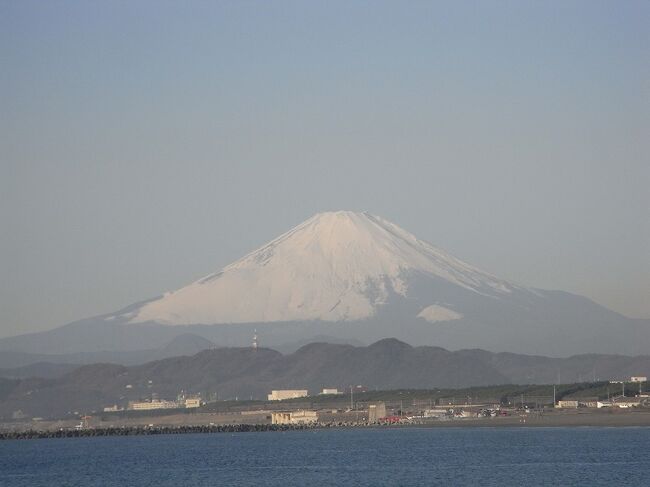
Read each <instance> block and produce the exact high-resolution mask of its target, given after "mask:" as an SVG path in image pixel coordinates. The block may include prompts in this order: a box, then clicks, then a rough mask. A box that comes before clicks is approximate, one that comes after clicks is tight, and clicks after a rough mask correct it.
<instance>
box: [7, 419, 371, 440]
mask: <svg viewBox="0 0 650 487" xmlns="http://www.w3.org/2000/svg"><path fill="white" fill-rule="evenodd" d="M367 425H368V423H308V424H227V425H201V426H124V427H108V428H101V427H99V428H81V429H72V428H70V429H59V430H51V431H50V430H25V431H8V432H2V433H0V440H30V439H42V438H87V437H95V436H147V435H183V434H197V433H248V432H263V431H300V430H309V429H318V428H337V427H347V428H350V427H361V426H367Z"/></svg>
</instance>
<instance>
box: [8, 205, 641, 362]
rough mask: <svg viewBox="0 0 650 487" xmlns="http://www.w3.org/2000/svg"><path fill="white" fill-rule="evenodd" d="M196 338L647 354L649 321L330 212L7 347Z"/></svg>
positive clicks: (107, 346) (63, 349)
mask: <svg viewBox="0 0 650 487" xmlns="http://www.w3.org/2000/svg"><path fill="white" fill-rule="evenodd" d="M188 332H190V333H194V334H196V335H200V336H202V337H204V338H206V339H208V340H211V341H212V342H214V343H216V344H218V345H223V346H241V345H246V344H249V343H250V341H251V338H252V336H253V334H254V333H257V334H258V335H259V337H260V340H261V341H263V344H264V345H265V346H271V347H272V346H275V347H280V348H281V347H282V346H285V347H289V348H290V344H291V343H306V342H308V341H310V340H312V341H313V340H315V339H318V340H321V341H338V342H341V341H344V342H345V341H348V342H355V343H359V342H362V343H371V342H373V341H376V340H378V339H381V338H386V337H396V338H398V339H401V340H404V341H406V342H409V343H413V344H419V345H422V344H427V345H437V346H441V347H445V348H450V349H463V348H483V349H487V350H491V351H497V352H503V351H508V352H516V353H527V354H544V355H551V356H567V355H573V354H578V353H619V354H638V353H645V352H647V347H648V346H649V345H650V322H649V321H647V320H633V319H629V318H626V317H625V316H623V315H620V314H618V313H615V312H613V311H610V310H608V309H606V308H604V307H602V306H600V305H598V304H596V303H594V302H593V301H590V300H589V299H587V298H584V297H581V296H577V295H573V294H570V293H566V292H562V291H547V290H541V289H534V288H530V287H526V286H522V285H519V284H515V283H512V282H509V281H506V280H503V279H500V278H498V277H496V276H494V275H492V274H490V273H487V272H484V271H481V270H480V269H477V268H476V267H474V266H472V265H470V264H467V263H465V262H463V261H461V260H459V259H457V258H456V257H454V256H452V255H450V254H449V253H447V252H445V251H444V250H441V249H439V248H437V247H434V246H433V245H431V244H429V243H427V242H424V241H422V240H419V239H418V238H416V237H415V236H414V235H412V234H411V233H409V232H407V231H406V230H403V229H402V228H400V227H398V226H397V225H395V224H394V223H391V222H389V221H387V220H385V219H383V218H380V217H378V216H374V215H371V214H369V213H366V212H363V213H358V212H350V211H338V212H326V213H319V214H317V215H315V216H313V217H312V218H310V219H308V220H306V221H305V222H303V223H301V224H299V225H298V226H296V227H294V228H293V229H291V230H289V231H288V232H286V233H284V234H283V235H281V236H279V237H278V238H276V239H274V240H272V241H270V242H269V243H267V244H266V245H263V246H262V247H260V248H259V249H257V250H255V251H254V252H252V253H250V254H248V255H246V256H245V257H243V258H242V259H240V260H238V261H236V262H234V263H232V264H230V265H228V266H226V267H224V268H223V269H221V270H220V271H218V272H216V273H213V274H209V275H207V276H205V277H203V278H201V279H199V280H197V281H195V282H193V283H191V284H189V285H187V286H185V287H182V288H180V289H178V290H175V291H171V292H167V293H165V294H164V295H162V296H159V297H157V298H154V299H150V300H148V301H145V302H142V303H137V304H134V305H132V306H129V307H128V308H125V309H123V310H121V311H118V312H116V313H112V314H109V315H103V316H98V317H94V318H90V319H86V320H81V321H78V322H75V323H71V324H69V325H66V326H64V327H61V328H58V329H55V330H51V331H48V332H42V333H36V334H30V335H21V336H17V337H10V338H5V339H2V340H0V351H2V350H11V351H13V352H16V351H20V352H27V353H73V352H77V353H78V352H88V351H92V350H115V351H126V350H138V349H151V348H152V347H157V346H162V345H163V344H164V343H165V342H166V341H169V340H171V339H173V338H174V337H175V336H178V335H182V334H186V333H188Z"/></svg>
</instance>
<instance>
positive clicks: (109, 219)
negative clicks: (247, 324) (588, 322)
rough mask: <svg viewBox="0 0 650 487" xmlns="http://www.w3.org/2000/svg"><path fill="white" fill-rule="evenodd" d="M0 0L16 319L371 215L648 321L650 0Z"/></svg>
mask: <svg viewBox="0 0 650 487" xmlns="http://www.w3.org/2000/svg"><path fill="white" fill-rule="evenodd" d="M336 7H337V8H332V4H328V6H327V7H326V6H325V5H324V4H323V5H317V4H303V3H300V2H282V3H273V4H269V3H262V2H259V3H241V2H206V3H200V2H199V3H194V4H192V6H191V7H188V6H186V5H183V6H181V5H178V4H175V3H173V2H152V1H143V2H138V3H137V4H128V3H116V2H110V3H93V4H90V3H89V4H86V3H83V2H66V1H62V2H52V3H43V2H38V3H34V2H30V1H25V2H5V3H2V4H0V56H1V58H2V60H3V66H4V68H5V69H4V70H3V74H2V76H1V77H0V104H1V106H2V107H3V117H1V118H0V127H1V130H0V147H1V148H2V157H1V158H0V169H1V171H2V172H1V174H2V177H0V225H1V228H2V237H1V238H0V275H2V276H3V279H2V280H1V281H0V337H4V336H10V335H16V334H22V333H28V332H32V331H40V330H45V329H50V328H54V327H56V326H60V325H62V324H65V323H68V322H70V321H73V320H76V319H80V318H83V317H88V316H93V315H98V314H102V313H108V312H113V311H115V310H117V309H120V308H121V307H123V306H126V305H128V304H131V303H133V302H135V301H140V300H143V299H147V298H150V297H153V296H156V295H159V294H161V293H163V292H164V291H167V290H171V289H176V288H179V287H180V286H183V285H186V284H188V283H189V282H192V281H193V280H195V279H197V278H199V277H202V276H204V275H206V274H209V273H211V272H215V271H218V270H219V269H220V268H221V267H223V266H225V265H227V264H229V263H230V262H232V261H234V260H236V259H238V258H240V257H242V256H243V255H245V254H247V253H248V252H250V251H252V250H254V249H256V248H258V247H259V246H261V245H262V244H264V243H265V242H267V241H269V240H271V239H272V238H275V237H276V236H277V235H279V234H281V233H283V232H285V231H287V230H289V229H290V228H292V227H293V226H295V225H297V224H298V223H300V222H301V221H303V220H306V219H307V218H309V217H311V216H312V215H313V214H315V213H318V212H322V211H328V210H341V209H343V210H355V211H361V210H368V211H370V212H371V213H373V214H376V215H379V216H381V217H384V218H386V219H388V220H391V221H393V222H395V223H396V224H398V225H400V226H401V227H403V228H404V229H406V230H408V231H410V232H412V233H413V234H415V235H416V236H417V237H419V238H421V239H424V240H426V241H428V242H431V243H432V244H434V245H436V246H438V247H441V248H442V249H445V250H446V251H448V252H450V253H451V254H453V255H455V256H457V257H459V258H461V259H463V260H465V261H467V262H469V263H471V264H473V265H476V266H477V267H479V268H481V269H484V270H486V271H488V272H491V273H493V274H494V275H496V276H498V277H500V278H503V279H508V280H511V281H515V282H519V283H522V284H525V285H527V286H532V287H538V288H544V289H559V290H565V291H569V292H573V293H576V294H581V295H585V296H587V297H589V298H591V299H594V300H595V301H596V302H598V303H600V304H602V305H604V306H607V307H609V308H610V309H612V310H615V311H618V312H620V313H622V314H624V315H626V316H629V317H638V318H650V300H648V296H650V223H649V222H650V219H649V218H648V215H649V210H650V191H648V189H647V188H648V186H649V183H650V164H648V153H650V141H649V140H648V137H647V134H648V133H650V92H649V91H648V86H649V83H648V82H649V81H650V66H649V64H648V60H647V53H648V52H650V31H649V30H648V29H647V21H648V19H649V18H650V4H648V3H647V2H625V3H619V4H614V3H611V2H563V3H559V2H558V3H556V4H533V3H528V4H524V3H521V2H499V3H493V4H490V5H487V4H485V5H483V4H469V3H462V4H454V5H450V4H438V3H413V4H411V5H409V6H408V8H406V7H405V6H404V5H401V4H399V3H397V2H393V3H391V2H373V3H372V4H365V3H362V2H356V3H346V2H340V3H337V4H336Z"/></svg>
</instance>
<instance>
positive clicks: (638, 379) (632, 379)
mask: <svg viewBox="0 0 650 487" xmlns="http://www.w3.org/2000/svg"><path fill="white" fill-rule="evenodd" d="M630 382H648V378H647V377H644V376H642V375H639V376H634V377H630Z"/></svg>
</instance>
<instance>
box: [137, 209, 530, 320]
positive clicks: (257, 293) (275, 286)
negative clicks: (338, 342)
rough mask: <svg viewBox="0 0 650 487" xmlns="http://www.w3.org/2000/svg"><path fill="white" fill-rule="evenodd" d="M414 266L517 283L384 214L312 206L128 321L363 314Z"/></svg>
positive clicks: (455, 281)
mask: <svg viewBox="0 0 650 487" xmlns="http://www.w3.org/2000/svg"><path fill="white" fill-rule="evenodd" d="M413 272H415V273H420V274H421V275H424V276H429V277H431V278H437V279H442V280H444V281H446V282H448V283H450V284H452V285H455V286H459V287H460V288H463V289H465V290H469V291H471V292H473V293H477V294H481V295H485V296H490V297H494V298H499V297H500V296H504V295H508V294H510V293H512V291H513V290H515V289H518V287H517V286H514V285H512V284H510V283H508V282H506V281H503V280H500V279H498V278H496V277H494V276H492V275H490V274H487V273H485V272H482V271H480V270H479V269H477V268H475V267H473V266H470V265H468V264H466V263H464V262H462V261H460V260H458V259H456V258H455V257H453V256H451V255H449V254H448V253H446V252H444V251H442V250H440V249H438V248H436V247H434V246H432V245H430V244H428V243H426V242H423V241H421V240H418V239H417V238H416V237H415V236H414V235H412V234H411V233H409V232H407V231H405V230H403V229H401V228H400V227H398V226H397V225H395V224H393V223H391V222H389V221H387V220H384V219H382V218H380V217H377V216H373V215H370V214H368V213H356V212H350V211H338V212H327V213H319V214H317V215H315V216H313V217H312V218H310V219H308V220H306V221H305V222H303V223H301V224H300V225H298V226H296V227H295V228H293V229H292V230H290V231H288V232H287V233H285V234H283V235H281V236H280V237H278V238H276V239H275V240H273V241H271V242H269V243H268V244H266V245H264V246H263V247H261V248H260V249H258V250H256V251H254V252H252V253H250V254H248V255H247V256H245V257H243V258H242V259H240V260H239V261H237V262H235V263H233V264H231V265H229V266H227V267H225V268H224V269H223V270H221V271H220V272H217V273H215V274H211V275H209V276H207V277H204V278H203V279H200V280H198V281H196V282H194V283H192V284H190V285H188V286H186V287H183V288H181V289H179V290H177V291H172V292H169V293H166V294H165V295H164V296H162V297H161V298H160V299H157V300H154V301H151V302H149V303H147V304H145V305H144V306H143V307H142V308H140V309H139V310H137V311H136V312H135V314H134V316H131V317H130V322H131V323H139V322H145V321H155V322H158V323H165V324H171V325H178V324H197V323H202V324H214V323H246V322H247V323H252V322H277V321H305V320H322V321H354V320H362V319H365V318H369V317H371V316H373V315H375V314H376V312H377V310H378V309H379V308H380V307H381V306H382V305H383V304H385V303H386V301H387V299H388V297H389V296H390V295H391V294H392V293H395V294H397V295H401V296H407V295H408V293H409V282H408V279H407V276H408V275H409V274H410V273H413ZM433 311H437V313H434V314H436V315H437V316H439V315H440V313H439V311H440V310H433ZM433 311H432V312H433ZM425 314H427V313H425ZM429 314H431V313H429ZM448 314H449V313H448ZM432 316H433V315H432ZM449 316H450V317H451V319H457V318H458V317H457V316H451V315H449ZM423 317H424V316H423ZM425 318H426V317H425Z"/></svg>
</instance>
